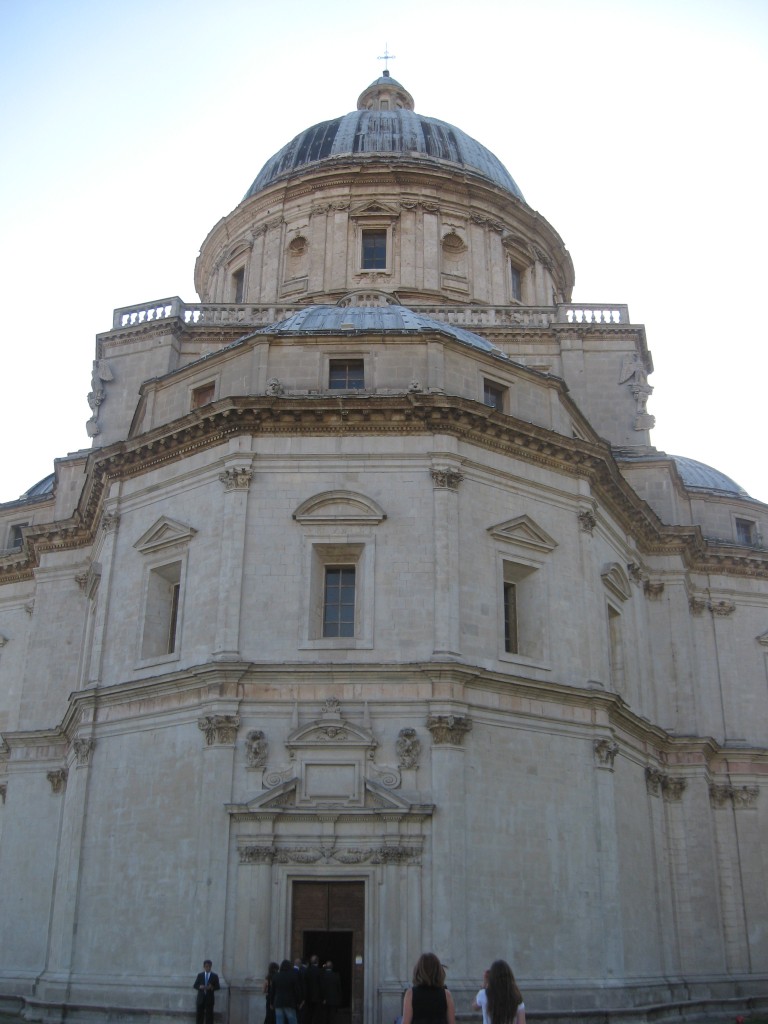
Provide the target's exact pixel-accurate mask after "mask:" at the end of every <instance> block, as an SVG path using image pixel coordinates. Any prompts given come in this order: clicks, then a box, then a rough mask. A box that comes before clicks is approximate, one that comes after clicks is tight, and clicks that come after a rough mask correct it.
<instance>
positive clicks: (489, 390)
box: [483, 380, 507, 412]
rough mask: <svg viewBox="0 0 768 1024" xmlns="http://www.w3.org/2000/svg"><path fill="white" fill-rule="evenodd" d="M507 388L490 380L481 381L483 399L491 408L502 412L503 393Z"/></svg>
mask: <svg viewBox="0 0 768 1024" xmlns="http://www.w3.org/2000/svg"><path fill="white" fill-rule="evenodd" d="M506 390H507V389H506V388H503V387H502V386H501V385H500V384H494V382H493V381H492V380H484V381H483V401H484V402H485V404H486V405H490V407H491V408H492V409H498V411H499V412H504V393H505V391H506Z"/></svg>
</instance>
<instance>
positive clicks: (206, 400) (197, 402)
mask: <svg viewBox="0 0 768 1024" xmlns="http://www.w3.org/2000/svg"><path fill="white" fill-rule="evenodd" d="M215 396H216V384H215V383H214V382H213V381H211V382H210V383H208V384H201V385H200V387H199V388H193V389H192V401H191V403H190V408H191V409H199V408H201V406H203V405H209V404H210V403H211V402H212V401H213V400H214V398H215Z"/></svg>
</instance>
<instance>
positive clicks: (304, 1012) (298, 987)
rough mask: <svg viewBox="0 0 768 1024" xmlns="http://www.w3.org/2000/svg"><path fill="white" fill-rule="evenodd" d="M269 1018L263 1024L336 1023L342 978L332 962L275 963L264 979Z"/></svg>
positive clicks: (310, 959)
mask: <svg viewBox="0 0 768 1024" xmlns="http://www.w3.org/2000/svg"><path fill="white" fill-rule="evenodd" d="M263 991H264V997H265V999H266V1004H267V1006H266V1010H267V1012H266V1016H265V1017H264V1024H333V1015H334V1012H335V1011H336V1009H337V1008H338V1007H339V1006H341V978H340V977H339V975H338V974H337V972H336V971H334V969H333V963H332V962H331V961H330V960H326V962H325V963H324V964H323V965H322V966H321V965H320V957H318V956H314V955H313V956H311V957H310V958H309V963H308V964H304V963H302V962H301V960H298V959H297V960H294V961H293V963H291V961H290V960H283V962H282V963H281V964H279V965H278V964H277V963H275V962H272V963H271V964H270V965H269V969H268V971H267V976H266V978H265V979H264V989H263Z"/></svg>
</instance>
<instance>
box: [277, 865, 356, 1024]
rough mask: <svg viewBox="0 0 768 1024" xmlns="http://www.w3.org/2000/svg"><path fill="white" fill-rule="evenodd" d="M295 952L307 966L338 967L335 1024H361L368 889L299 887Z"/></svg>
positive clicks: (324, 883) (328, 883)
mask: <svg viewBox="0 0 768 1024" xmlns="http://www.w3.org/2000/svg"><path fill="white" fill-rule="evenodd" d="M292 906H293V918H292V926H291V950H292V951H293V955H294V956H301V958H302V960H303V961H304V962H305V963H308V962H309V958H310V957H311V956H315V955H316V956H318V957H319V958H320V963H321V964H324V963H325V962H326V961H328V960H331V961H332V962H333V969H334V970H335V971H336V972H337V973H338V974H339V977H340V978H341V991H342V1005H341V1007H340V1008H339V1009H338V1010H337V1011H336V1013H335V1014H334V1016H333V1024H362V1020H363V994H364V989H363V975H364V968H365V957H364V949H363V943H364V938H365V883H364V882H336V881H322V882H294V883H293V892H292Z"/></svg>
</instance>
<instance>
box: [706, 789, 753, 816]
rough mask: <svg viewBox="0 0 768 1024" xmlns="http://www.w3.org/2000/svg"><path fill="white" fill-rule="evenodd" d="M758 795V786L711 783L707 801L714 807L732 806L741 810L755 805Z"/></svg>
mask: <svg viewBox="0 0 768 1024" xmlns="http://www.w3.org/2000/svg"><path fill="white" fill-rule="evenodd" d="M759 795H760V787H759V786H732V785H730V783H726V784H724V785H722V784H716V783H711V784H710V787H709V802H710V804H711V806H712V807H716V808H722V807H730V806H733V807H734V808H735V809H737V810H743V809H744V808H746V807H755V806H756V804H757V798H758V796H759Z"/></svg>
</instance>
